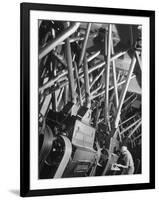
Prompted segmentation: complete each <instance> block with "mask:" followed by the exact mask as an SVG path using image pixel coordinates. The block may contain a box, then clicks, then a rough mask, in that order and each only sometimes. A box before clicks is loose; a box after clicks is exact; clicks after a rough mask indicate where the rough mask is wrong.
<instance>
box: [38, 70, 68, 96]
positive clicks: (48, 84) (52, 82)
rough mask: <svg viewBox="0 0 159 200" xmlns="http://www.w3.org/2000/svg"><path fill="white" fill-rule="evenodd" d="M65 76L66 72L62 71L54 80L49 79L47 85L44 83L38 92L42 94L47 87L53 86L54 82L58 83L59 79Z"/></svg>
mask: <svg viewBox="0 0 159 200" xmlns="http://www.w3.org/2000/svg"><path fill="white" fill-rule="evenodd" d="M67 74H68V72H67V71H64V72H62V73H60V74H59V75H58V76H56V77H55V78H53V79H51V80H50V81H48V82H47V83H45V84H44V85H43V86H41V87H40V88H39V92H42V91H43V90H45V89H46V88H49V87H51V86H53V85H54V83H55V82H56V81H58V79H59V78H61V77H63V76H66V75H67Z"/></svg>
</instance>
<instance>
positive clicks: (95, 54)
mask: <svg viewBox="0 0 159 200" xmlns="http://www.w3.org/2000/svg"><path fill="white" fill-rule="evenodd" d="M99 54H100V51H97V52H96V53H94V54H93V55H90V56H89V57H88V58H87V62H90V61H91V60H93V59H94V58H96V57H97V56H99Z"/></svg>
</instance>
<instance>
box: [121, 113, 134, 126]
mask: <svg viewBox="0 0 159 200" xmlns="http://www.w3.org/2000/svg"><path fill="white" fill-rule="evenodd" d="M136 116H137V115H136V114H135V115H133V116H132V117H130V118H128V119H126V120H125V121H123V122H121V123H120V124H119V126H121V125H123V124H125V123H126V122H128V121H130V120H131V119H133V118H135V117H136Z"/></svg>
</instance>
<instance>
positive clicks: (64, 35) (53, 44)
mask: <svg viewBox="0 0 159 200" xmlns="http://www.w3.org/2000/svg"><path fill="white" fill-rule="evenodd" d="M79 26H80V23H78V22H76V23H73V24H72V25H71V26H70V27H69V28H67V29H66V30H65V31H63V32H62V33H61V34H60V35H58V36H57V37H56V38H55V39H54V40H53V41H51V42H49V43H48V44H47V45H46V46H45V47H43V48H42V49H40V51H39V59H42V58H43V57H44V56H46V55H47V54H48V53H49V52H50V51H52V50H53V49H54V48H55V47H56V46H57V45H59V44H60V43H61V42H63V41H64V40H65V39H66V38H68V37H69V36H70V35H72V34H73V33H74V32H75V31H76V30H77V29H78V27H79Z"/></svg>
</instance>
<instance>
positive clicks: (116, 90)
mask: <svg viewBox="0 0 159 200" xmlns="http://www.w3.org/2000/svg"><path fill="white" fill-rule="evenodd" d="M111 42H112V54H114V47H113V40H111ZM112 65H113V83H114V92H115V103H116V108H117V107H118V104H119V99H118V88H117V80H116V67H115V60H112Z"/></svg>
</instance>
